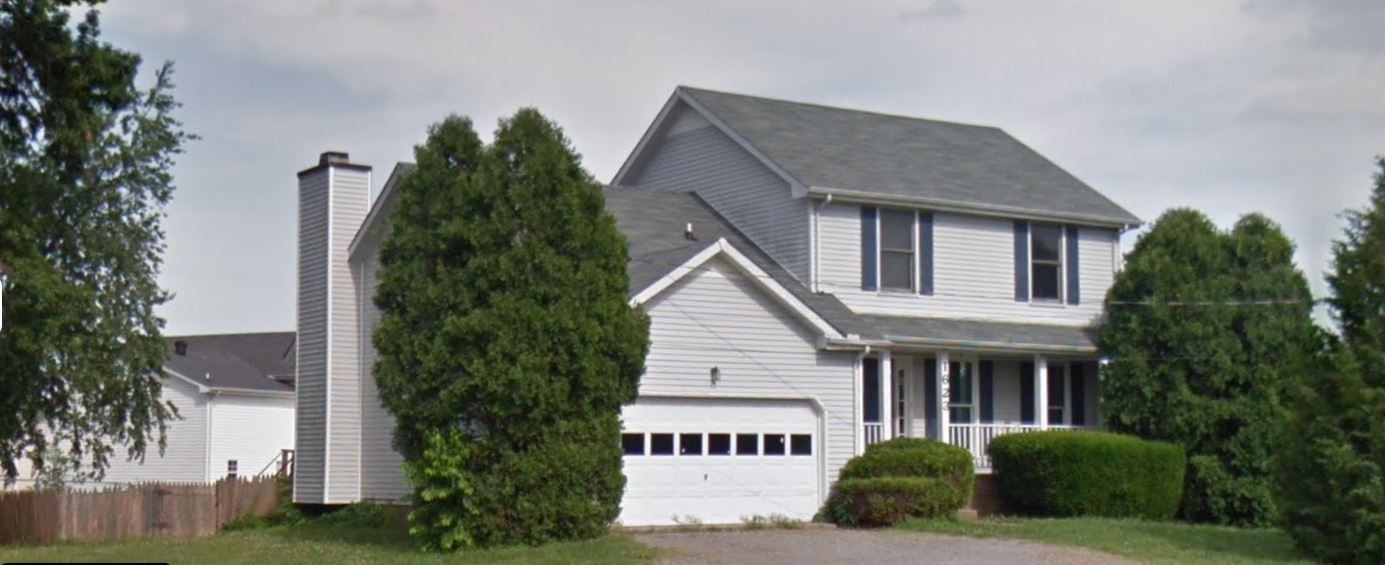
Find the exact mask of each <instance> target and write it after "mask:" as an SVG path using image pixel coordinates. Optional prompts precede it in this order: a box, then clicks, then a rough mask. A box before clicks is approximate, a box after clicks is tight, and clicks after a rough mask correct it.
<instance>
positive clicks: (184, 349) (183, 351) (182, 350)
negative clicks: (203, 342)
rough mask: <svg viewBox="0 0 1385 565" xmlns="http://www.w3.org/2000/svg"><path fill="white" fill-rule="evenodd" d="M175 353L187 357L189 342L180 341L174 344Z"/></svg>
mask: <svg viewBox="0 0 1385 565" xmlns="http://www.w3.org/2000/svg"><path fill="white" fill-rule="evenodd" d="M173 352H174V353H177V354H178V355H187V354H188V342H186V341H183V340H181V339H180V340H178V341H175V342H173Z"/></svg>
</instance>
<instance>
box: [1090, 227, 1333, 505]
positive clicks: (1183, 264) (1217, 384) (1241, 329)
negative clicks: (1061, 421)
mask: <svg viewBox="0 0 1385 565" xmlns="http://www.w3.org/2000/svg"><path fill="white" fill-rule="evenodd" d="M1293 251H1294V246H1293V243H1292V242H1291V241H1290V240H1289V239H1288V238H1287V237H1285V236H1284V234H1283V233H1282V232H1281V231H1280V229H1279V227H1278V226H1277V225H1275V224H1274V223H1273V222H1271V221H1269V220H1268V219H1266V218H1264V217H1263V216H1260V215H1256V214H1252V215H1248V216H1246V217H1244V218H1242V219H1241V220H1240V221H1239V222H1237V224H1236V226H1235V228H1234V229H1233V230H1232V231H1231V232H1229V233H1223V232H1220V231H1219V230H1217V229H1216V227H1215V226H1214V225H1213V224H1212V223H1211V222H1210V221H1209V220H1208V219H1207V218H1206V217H1205V216H1203V215H1202V214H1201V213H1199V212H1196V211H1193V210H1186V209H1179V210H1172V211H1170V212H1168V213H1165V214H1164V215H1163V216H1162V217H1160V218H1159V220H1158V221H1157V222H1156V223H1155V224H1154V226H1153V227H1152V228H1151V229H1150V231H1149V232H1148V233H1146V234H1145V235H1144V236H1142V237H1141V238H1140V240H1139V242H1137V243H1136V245H1135V248H1134V249H1133V250H1132V251H1131V253H1130V254H1129V256H1128V257H1127V262H1126V268H1125V269H1124V270H1123V271H1122V272H1121V273H1120V275H1119V276H1118V277H1117V279H1116V282H1115V284H1114V286H1113V287H1112V289H1111V292H1110V294H1109V296H1108V299H1107V311H1108V318H1107V321H1106V323H1105V324H1104V325H1103V327H1102V329H1101V335H1100V338H1099V340H1100V344H1101V349H1102V352H1103V354H1104V355H1107V356H1109V358H1110V359H1111V363H1110V364H1109V366H1108V367H1106V368H1105V369H1104V372H1103V375H1102V377H1103V382H1102V391H1101V392H1102V412H1103V414H1105V415H1106V417H1105V421H1106V422H1107V424H1108V425H1109V426H1110V427H1111V428H1112V429H1113V430H1115V431H1118V432H1124V433H1131V434H1135V435H1139V436H1142V437H1147V438H1151V439H1159V440H1165V441H1170V442H1174V443H1177V444H1179V445H1182V446H1183V447H1184V448H1185V449H1187V451H1188V474H1187V482H1186V484H1185V487H1184V497H1183V505H1182V508H1181V510H1180V514H1181V515H1182V516H1183V517H1184V518H1185V519H1189V520H1194V521H1200V522H1215V523H1224V524H1237V525H1264V524H1268V523H1271V522H1272V521H1273V520H1274V518H1275V506H1274V497H1273V491H1272V488H1271V482H1270V467H1269V463H1268V461H1269V460H1270V455H1271V453H1272V452H1273V450H1274V448H1275V446H1276V445H1277V437H1278V435H1277V434H1278V433H1279V431H1280V429H1281V422H1282V420H1283V418H1284V410H1285V409H1284V401H1283V397H1284V391H1285V388H1286V387H1287V383H1289V382H1291V380H1292V378H1293V376H1294V375H1295V374H1297V371H1298V370H1300V369H1301V367H1302V366H1303V363H1305V361H1306V359H1308V358H1309V353H1310V351H1311V348H1312V336H1313V324H1312V317H1311V311H1312V300H1311V295H1310V294H1309V291H1308V284H1307V281H1306V279H1305V278H1304V277H1303V275H1302V273H1300V272H1299V271H1298V270H1297V269H1296V268H1295V267H1294V264H1293Z"/></svg>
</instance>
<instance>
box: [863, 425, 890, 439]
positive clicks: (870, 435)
mask: <svg viewBox="0 0 1385 565" xmlns="http://www.w3.org/2000/svg"><path fill="white" fill-rule="evenodd" d="M865 428H866V445H874V444H877V443H880V440H882V439H884V437H883V436H884V434H885V426H884V424H881V423H880V422H866V423H865Z"/></svg>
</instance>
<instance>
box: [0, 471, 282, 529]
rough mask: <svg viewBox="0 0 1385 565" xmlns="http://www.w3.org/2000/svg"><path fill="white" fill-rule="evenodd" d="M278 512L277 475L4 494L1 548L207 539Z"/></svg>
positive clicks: (0, 498)
mask: <svg viewBox="0 0 1385 565" xmlns="http://www.w3.org/2000/svg"><path fill="white" fill-rule="evenodd" d="M278 509H279V482H278V480H277V479H276V478H275V477H272V476H264V477H255V478H251V479H236V478H226V479H222V480H219V481H217V482H216V483H213V484H205V483H142V484H136V485H130V486H125V487H108V488H105V489H102V490H72V489H58V490H37V491H34V490H30V491H19V492H7V493H0V544H13V543H24V544H45V545H46V544H52V543H57V542H60V541H102V540H116V539H134V538H192V537H202V536H209V535H212V534H215V533H216V532H217V531H218V530H220V529H221V528H223V527H225V526H226V524H229V523H231V522H233V521H235V520H236V519H238V518H241V517H244V516H250V515H255V516H269V515H272V514H274V513H275V512H277V511H278Z"/></svg>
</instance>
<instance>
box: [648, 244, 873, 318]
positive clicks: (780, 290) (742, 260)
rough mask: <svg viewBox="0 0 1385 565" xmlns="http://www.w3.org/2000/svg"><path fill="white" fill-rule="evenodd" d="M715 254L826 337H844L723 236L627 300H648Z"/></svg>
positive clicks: (696, 268)
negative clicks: (748, 276) (743, 273)
mask: <svg viewBox="0 0 1385 565" xmlns="http://www.w3.org/2000/svg"><path fill="white" fill-rule="evenodd" d="M718 255H724V256H726V258H727V259H729V260H730V261H731V263H732V264H734V265H736V267H738V268H739V269H741V270H742V271H745V273H746V274H747V275H750V280H752V281H754V282H755V284H756V286H758V287H759V288H760V289H762V290H764V291H766V292H769V293H770V295H772V296H774V298H775V299H776V300H777V301H778V302H779V303H781V304H783V305H784V306H786V307H788V308H789V310H790V311H792V312H793V313H794V314H795V315H797V316H798V317H799V318H800V319H802V320H803V321H805V322H808V324H809V325H811V326H813V328H814V329H816V330H817V331H818V332H819V333H820V334H821V335H823V336H825V337H827V338H828V339H846V336H845V335H843V334H842V333H841V332H839V331H837V329H836V328H834V327H832V325H831V324H829V323H827V320H824V319H823V318H822V316H819V315H818V314H817V312H814V311H813V309H812V308H809V307H808V305H807V304H804V303H803V301H801V300H799V299H798V298H797V297H795V296H794V295H793V294H792V293H790V292H789V290H788V289H786V288H784V286H783V285H781V284H779V283H778V282H777V281H775V280H774V279H771V278H770V276H769V274H768V273H766V272H764V270H762V269H760V267H759V266H758V265H756V264H755V263H754V262H752V261H751V260H750V259H749V258H748V257H746V256H745V255H744V254H742V253H741V252H740V250H738V249H736V247H735V246H733V245H731V243H730V242H728V241H726V238H724V237H723V238H720V239H717V240H716V242H714V243H712V244H711V245H708V246H707V247H706V248H705V249H703V250H702V251H699V252H698V253H697V255H694V256H692V258H691V259H688V260H687V261H684V262H683V264H682V265H679V266H677V267H674V268H673V270H672V271H669V273H668V274H666V275H664V276H662V277H660V278H659V280H656V281H654V283H652V284H650V285H649V286H647V287H645V288H644V290H641V291H640V292H639V293H637V294H636V295H635V297H634V298H631V299H630V305H631V306H638V305H641V304H645V303H647V302H649V300H650V299H652V298H654V297H655V296H658V295H659V293H661V292H663V291H664V290H666V289H668V288H669V287H670V286H673V284H674V283H676V282H678V281H679V280H682V278H683V277H686V276H687V275H688V274H689V273H692V272H694V271H696V270H698V268H700V267H702V265H704V264H706V263H707V261H709V260H711V259H712V258H713V257H716V256H718Z"/></svg>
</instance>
